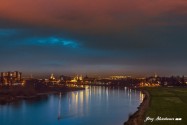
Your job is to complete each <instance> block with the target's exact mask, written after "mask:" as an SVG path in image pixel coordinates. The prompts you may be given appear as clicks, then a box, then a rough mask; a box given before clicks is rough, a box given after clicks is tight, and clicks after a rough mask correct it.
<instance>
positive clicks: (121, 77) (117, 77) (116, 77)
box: [110, 76, 131, 80]
mask: <svg viewBox="0 0 187 125" xmlns="http://www.w3.org/2000/svg"><path fill="white" fill-rule="evenodd" d="M110 78H111V79H112V80H119V79H126V78H131V76H110Z"/></svg>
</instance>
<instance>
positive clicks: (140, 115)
mask: <svg viewBox="0 0 187 125" xmlns="http://www.w3.org/2000/svg"><path fill="white" fill-rule="evenodd" d="M141 91H142V92H143V94H144V95H145V97H144V99H143V102H142V103H141V104H140V106H139V107H138V110H137V111H136V112H135V113H134V114H133V115H131V116H129V119H128V121H127V122H125V123H124V125H143V124H144V119H145V114H146V111H147V109H148V107H149V103H150V94H149V92H148V91H146V90H141Z"/></svg>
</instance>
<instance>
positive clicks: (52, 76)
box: [49, 73, 60, 84]
mask: <svg viewBox="0 0 187 125" xmlns="http://www.w3.org/2000/svg"><path fill="white" fill-rule="evenodd" d="M49 82H51V83H53V84H59V82H60V80H57V79H55V76H54V75H53V73H52V74H51V76H50V78H49Z"/></svg>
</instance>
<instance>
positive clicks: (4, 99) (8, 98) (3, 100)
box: [0, 88, 85, 105]
mask: <svg viewBox="0 0 187 125" xmlns="http://www.w3.org/2000/svg"><path fill="white" fill-rule="evenodd" d="M79 90H85V88H68V89H66V90H56V91H55V90H48V91H45V92H36V93H34V94H32V95H15V96H12V95H2V96H1V97H0V105H5V104H9V103H12V102H16V101H20V100H29V99H36V98H40V97H42V96H46V95H48V94H57V93H59V92H62V93H67V92H72V91H79Z"/></svg>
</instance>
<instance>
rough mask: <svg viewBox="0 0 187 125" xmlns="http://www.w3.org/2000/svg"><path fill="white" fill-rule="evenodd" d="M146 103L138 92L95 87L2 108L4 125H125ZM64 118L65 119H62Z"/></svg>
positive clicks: (1, 115)
mask: <svg viewBox="0 0 187 125" xmlns="http://www.w3.org/2000/svg"><path fill="white" fill-rule="evenodd" d="M142 100H143V94H142V93H141V92H139V91H136V90H131V89H128V88H126V87H124V88H111V87H96V86H92V87H89V89H86V90H81V91H73V92H68V93H63V94H62V95H61V98H60V94H49V95H46V96H44V97H42V98H40V99H33V100H22V101H18V102H14V103H11V104H6V105H0V125H123V123H124V122H125V121H126V120H128V117H129V114H133V113H134V112H135V111H136V110H137V107H138V106H139V105H140V103H141V102H142ZM59 114H60V116H61V119H58V115H59Z"/></svg>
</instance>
